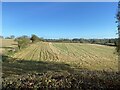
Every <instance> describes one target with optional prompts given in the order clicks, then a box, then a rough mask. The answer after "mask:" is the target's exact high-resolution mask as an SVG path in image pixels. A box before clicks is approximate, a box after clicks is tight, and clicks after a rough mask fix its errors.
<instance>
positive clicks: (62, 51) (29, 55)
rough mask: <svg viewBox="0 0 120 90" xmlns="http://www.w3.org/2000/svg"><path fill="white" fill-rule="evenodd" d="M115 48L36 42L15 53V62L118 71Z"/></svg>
mask: <svg viewBox="0 0 120 90" xmlns="http://www.w3.org/2000/svg"><path fill="white" fill-rule="evenodd" d="M114 53H115V47H110V46H103V45H96V44H80V43H47V42H38V43H36V44H32V45H31V46H29V47H28V48H25V49H23V50H21V51H19V52H18V53H16V54H15V55H14V56H13V58H15V60H31V61H49V62H59V63H65V64H69V65H71V67H72V68H84V69H89V70H107V71H117V70H118V57H117V55H116V54H114Z"/></svg>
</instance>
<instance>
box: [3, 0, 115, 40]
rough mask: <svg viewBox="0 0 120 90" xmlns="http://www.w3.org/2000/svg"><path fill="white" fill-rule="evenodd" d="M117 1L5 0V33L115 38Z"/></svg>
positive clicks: (44, 36)
mask: <svg viewBox="0 0 120 90" xmlns="http://www.w3.org/2000/svg"><path fill="white" fill-rule="evenodd" d="M116 13H117V2H76V3H75V2H74V3H73V2H31V3H30V2H16V3H15V2H14V3H13V2H11V3H10V2H4V3H2V35H3V36H5V37H6V36H10V35H15V36H16V37H17V36H22V35H28V36H31V34H36V35H38V36H39V37H43V38H47V39H48V38H49V39H53V38H55V39H58V38H69V39H71V38H116V37H117V34H116V33H117V24H116V23H115V21H116V18H115V15H116Z"/></svg>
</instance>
